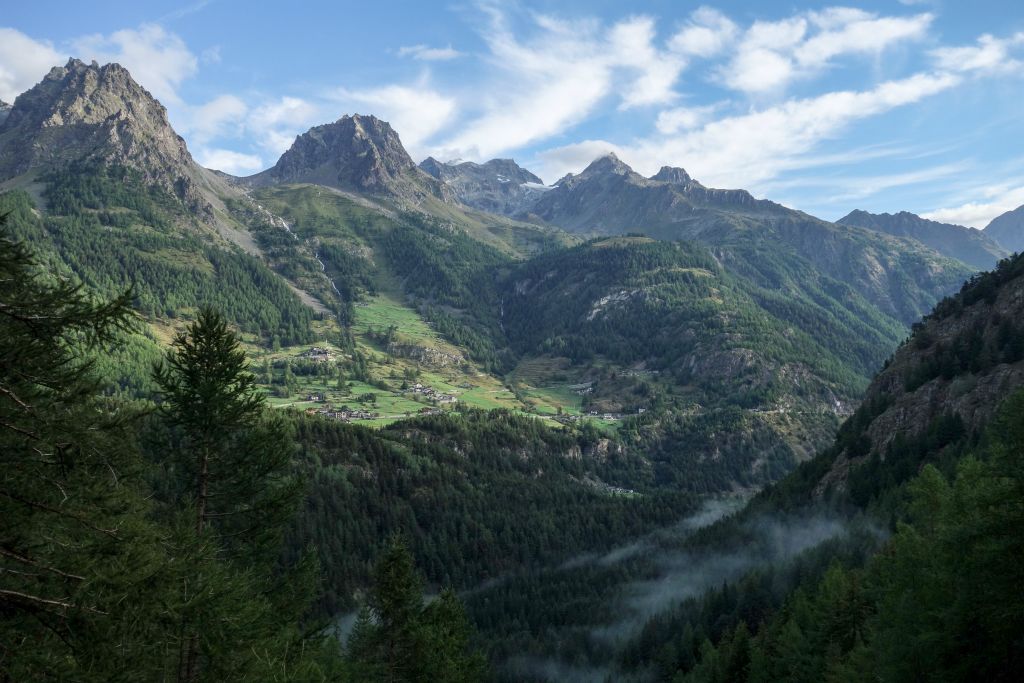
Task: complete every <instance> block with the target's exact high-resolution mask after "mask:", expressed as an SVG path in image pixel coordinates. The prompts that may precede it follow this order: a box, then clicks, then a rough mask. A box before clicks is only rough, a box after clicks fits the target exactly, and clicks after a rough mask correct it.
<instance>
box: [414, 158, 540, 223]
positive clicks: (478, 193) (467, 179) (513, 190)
mask: <svg viewBox="0 0 1024 683" xmlns="http://www.w3.org/2000/svg"><path fill="white" fill-rule="evenodd" d="M419 167H420V169H422V170H423V171H424V172H425V173H428V174H429V175H431V176H433V177H434V178H436V179H437V180H439V181H441V182H442V183H444V185H445V186H446V187H447V188H450V190H451V191H452V192H453V193H454V195H455V197H456V198H457V199H458V200H459V201H460V202H462V203H463V204H465V205H466V206H470V207H473V208H475V209H480V210H482V211H489V212H491V213H500V214H505V215H511V214H513V213H517V212H519V211H521V210H523V209H524V208H526V207H527V206H528V205H529V204H530V203H531V202H532V201H533V199H535V198H536V195H537V194H538V193H539V192H541V191H542V190H540V189H538V186H542V185H543V184H544V183H543V181H542V180H541V179H540V178H538V177H537V176H535V175H534V174H533V173H530V172H529V171H527V170H526V169H525V168H523V167H522V166H520V165H519V164H517V163H516V162H515V161H514V160H512V159H491V160H490V161H487V162H485V163H483V164H477V163H474V162H472V161H462V162H458V163H453V162H448V163H444V162H441V161H438V160H437V159H435V158H434V157H427V158H426V159H424V160H423V161H422V162H420V166H419Z"/></svg>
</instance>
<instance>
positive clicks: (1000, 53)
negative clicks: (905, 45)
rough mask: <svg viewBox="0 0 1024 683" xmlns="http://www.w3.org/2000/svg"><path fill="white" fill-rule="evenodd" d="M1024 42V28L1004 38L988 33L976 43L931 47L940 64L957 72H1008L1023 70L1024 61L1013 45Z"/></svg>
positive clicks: (1023, 43)
mask: <svg viewBox="0 0 1024 683" xmlns="http://www.w3.org/2000/svg"><path fill="white" fill-rule="evenodd" d="M1022 45H1024V32H1021V33H1017V34H1015V35H1013V36H1011V37H1009V38H1005V39H1001V38H996V37H995V36H992V35H989V34H985V35H983V36H981V37H980V38H978V43H977V45H968V46H963V47H943V48H938V49H936V50H932V51H931V56H932V58H933V59H934V60H935V64H936V66H937V67H938V68H940V69H944V70H946V71H955V72H958V73H966V72H982V73H999V72H1004V73H1009V72H1013V71H1020V70H1021V69H1022V67H1024V63H1022V62H1021V61H1020V60H1018V59H1015V58H1014V57H1013V56H1012V54H1011V52H1012V48H1015V47H1019V46H1022Z"/></svg>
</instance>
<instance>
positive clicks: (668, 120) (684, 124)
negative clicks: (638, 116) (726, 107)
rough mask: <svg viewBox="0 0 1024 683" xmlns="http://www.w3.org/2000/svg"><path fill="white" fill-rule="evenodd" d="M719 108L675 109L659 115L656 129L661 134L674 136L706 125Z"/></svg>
mask: <svg viewBox="0 0 1024 683" xmlns="http://www.w3.org/2000/svg"><path fill="white" fill-rule="evenodd" d="M715 109H717V107H715V106H713V105H712V106H707V107H675V108H674V109H666V110H664V111H661V112H659V113H658V118H657V120H656V121H655V122H654V127H655V128H657V129H658V132H659V133H663V134H665V135H672V134H673V133H678V132H679V131H681V130H691V129H693V128H696V127H697V126H699V125H701V124H703V123H705V122H706V121H707V120H708V119H709V118H711V115H712V114H713V113H714V111H715Z"/></svg>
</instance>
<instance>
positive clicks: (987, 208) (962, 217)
mask: <svg viewBox="0 0 1024 683" xmlns="http://www.w3.org/2000/svg"><path fill="white" fill-rule="evenodd" d="M979 194H981V195H982V196H983V197H985V198H986V199H988V200H989V201H975V202H967V203H966V204H961V205H959V206H952V207H948V208H943V209H936V210H934V211H929V212H927V213H923V214H921V215H922V216H923V217H924V218H930V219H931V220H933V221H942V222H943V223H956V224H958V225H969V226H970V227H972V228H984V227H985V226H987V225H988V224H989V223H991V222H992V219H993V218H996V217H997V216H1000V215H1002V214H1004V213H1006V212H1007V211H1013V210H1014V209H1016V208H1017V207H1019V206H1022V205H1024V185H1021V186H1016V187H1006V186H1005V185H1000V186H994V187H990V188H985V189H982V190H981V191H980V192H979Z"/></svg>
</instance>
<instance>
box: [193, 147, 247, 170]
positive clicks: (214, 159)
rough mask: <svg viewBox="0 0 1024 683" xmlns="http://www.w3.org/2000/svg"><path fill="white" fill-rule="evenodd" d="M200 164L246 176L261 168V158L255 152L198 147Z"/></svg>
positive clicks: (197, 156)
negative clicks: (247, 152)
mask: <svg viewBox="0 0 1024 683" xmlns="http://www.w3.org/2000/svg"><path fill="white" fill-rule="evenodd" d="M196 161H198V162H199V165H200V166H205V167H206V168H212V169H214V170H217V171H224V172H225V173H230V174H231V175H237V176H246V175H251V174H253V173H256V172H257V171H260V170H262V169H263V159H261V158H260V157H258V156H257V155H255V154H243V153H241V152H234V151H232V150H230V149H210V148H206V147H200V148H199V149H198V150H197V151H196Z"/></svg>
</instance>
